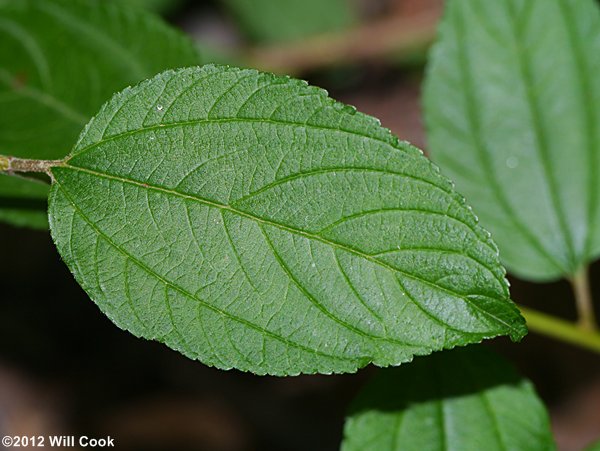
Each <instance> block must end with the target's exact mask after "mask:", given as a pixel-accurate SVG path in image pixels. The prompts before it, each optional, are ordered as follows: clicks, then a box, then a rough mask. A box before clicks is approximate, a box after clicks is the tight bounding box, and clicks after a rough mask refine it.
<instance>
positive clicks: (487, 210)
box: [425, 0, 600, 280]
mask: <svg viewBox="0 0 600 451" xmlns="http://www.w3.org/2000/svg"><path fill="white" fill-rule="evenodd" d="M598 55H600V13H599V10H598V6H597V5H596V3H595V2H594V1H593V0H554V1H547V0H496V1H488V0H450V1H448V3H447V10H446V15H445V18H444V20H443V23H442V25H441V28H440V34H439V42H438V43H437V45H436V46H435V47H434V50H433V52H432V54H431V64H430V67H429V73H428V77H427V82H426V85H425V113H426V114H425V116H426V122H427V128H428V136H429V145H430V148H431V154H432V157H433V158H434V160H435V161H437V162H438V163H439V164H440V166H441V167H442V168H443V169H444V171H446V172H447V173H448V174H449V175H450V176H451V177H452V178H453V179H454V180H455V181H456V183H457V186H458V188H459V189H460V191H461V192H463V193H464V194H465V195H466V197H467V199H468V200H469V202H471V203H472V204H473V206H474V207H475V208H476V209H477V212H478V214H479V215H480V218H481V221H482V224H483V225H484V226H485V227H487V228H488V229H489V230H490V231H491V232H492V234H493V236H494V239H495V240H496V241H497V242H498V245H499V247H500V251H501V256H502V258H503V261H504V263H505V264H506V266H507V267H508V269H509V271H512V272H514V273H515V274H517V275H520V276H522V277H525V278H529V279H534V280H545V279H553V278H557V277H559V276H562V275H568V274H574V273H575V272H576V271H577V270H578V269H579V268H580V267H581V266H582V265H584V264H586V263H587V262H589V261H590V260H592V259H594V258H596V257H597V256H598V255H599V253H600V208H598V207H599V204H600V198H599V196H598V193H599V191H600V182H599V178H600V174H599V168H600V77H598V74H599V73H600V58H598Z"/></svg>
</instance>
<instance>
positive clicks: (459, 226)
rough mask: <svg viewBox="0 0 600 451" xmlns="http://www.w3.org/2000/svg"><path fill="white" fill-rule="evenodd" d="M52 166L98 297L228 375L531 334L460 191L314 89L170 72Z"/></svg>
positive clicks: (301, 368) (208, 71) (80, 270)
mask: <svg viewBox="0 0 600 451" xmlns="http://www.w3.org/2000/svg"><path fill="white" fill-rule="evenodd" d="M52 173H53V176H54V179H55V183H54V186H53V188H52V191H51V195H50V221H51V230H52V234H53V236H54V239H55V241H56V244H57V246H58V249H59V252H60V253H61V255H62V256H63V258H64V260H65V262H66V263H67V265H68V266H69V267H70V269H71V271H72V272H73V273H74V274H75V277H76V278H77V280H78V281H79V283H80V284H81V285H82V286H83V287H84V289H85V290H86V291H87V292H88V293H89V294H90V296H91V298H92V299H93V300H94V301H96V303H97V304H98V305H99V306H100V308H101V309H102V310H103V311H104V312H105V313H106V314H107V315H108V316H109V317H110V318H111V319H112V320H113V321H114V322H115V323H116V324H118V325H119V326H120V327H122V328H124V329H127V330H130V331H131V332H132V333H134V334H135V335H138V336H143V337H147V338H151V339H156V340H159V341H161V342H164V343H166V344H167V345H169V346H170V347H172V348H174V349H176V350H179V351H181V352H183V353H184V354H185V355H187V356H189V357H191V358H195V359H198V360H200V361H202V362H204V363H206V364H208V365H214V366H217V367H219V368H233V367H235V368H238V369H242V370H248V371H252V372H255V373H259V374H265V373H268V374H277V375H284V374H297V373H301V372H302V373H314V372H319V373H330V372H348V371H354V370H356V369H357V368H359V367H362V366H364V365H366V364H367V363H369V362H373V363H375V364H376V365H380V366H386V365H398V364H400V363H402V362H406V361H409V360H411V359H412V356H413V355H415V354H427V353H430V352H431V351H433V350H438V349H442V348H449V347H454V346H457V345H463V344H466V343H471V342H475V341H481V340H482V339H484V338H488V337H494V336H497V335H510V336H511V337H512V338H513V339H515V340H516V339H519V338H521V337H522V336H523V335H524V334H525V332H526V328H525V325H524V321H523V319H522V317H521V316H520V315H519V313H518V311H517V309H516V307H515V306H514V304H512V302H511V301H510V299H509V292H508V288H507V283H506V280H505V279H504V270H503V268H502V266H501V265H500V264H499V262H498V257H497V249H496V247H495V245H494V243H493V242H492V241H491V239H490V238H489V234H488V233H487V232H485V231H484V230H483V229H481V228H480V227H479V226H478V225H477V222H476V219H475V217H474V215H473V214H472V212H471V211H470V209H469V208H468V207H467V206H466V205H465V203H464V200H463V198H462V197H461V196H460V195H459V194H457V193H456V192H455V191H454V190H453V188H452V185H451V183H450V182H449V181H448V180H446V179H445V178H443V177H442V176H441V175H440V174H439V171H438V170H437V168H436V167H435V166H433V165H432V164H431V163H430V162H429V160H427V159H426V158H425V157H423V155H422V153H421V152H420V151H419V150H418V149H416V148H414V147H412V146H410V145H408V144H407V143H403V142H400V141H399V140H398V139H397V138H395V137H394V136H393V135H392V134H391V133H390V132H389V131H388V130H386V129H384V128H382V127H381V126H380V124H379V122H378V121H377V120H376V119H374V118H371V117H369V116H366V115H363V114H361V113H357V112H356V111H355V110H354V109H353V108H352V107H349V106H346V105H343V104H340V103H337V102H335V101H333V100H332V99H330V98H329V97H327V95H326V93H325V92H324V91H322V90H320V89H317V88H314V87H311V86H308V85H307V84H306V83H305V82H302V81H299V80H293V79H289V78H285V77H276V76H274V75H271V74H264V73H258V72H255V71H252V70H241V69H237V68H228V67H224V66H204V67H202V68H189V69H182V70H178V71H168V72H165V73H163V74H160V75H159V76H157V77H155V78H153V79H151V80H149V81H147V82H144V83H142V84H140V85H139V86H137V87H135V88H132V89H127V90H125V91H123V92H122V93H120V94H118V95H116V96H115V97H113V99H112V100H111V101H109V102H108V103H107V104H106V105H105V106H104V107H103V108H102V109H101V111H100V112H99V114H98V115H97V116H96V117H95V118H94V119H93V120H92V121H91V122H90V124H89V125H88V126H87V127H86V129H85V131H84V132H83V134H82V135H81V137H80V139H79V142H78V143H77V145H76V146H75V148H74V150H73V152H72V154H71V156H70V157H69V160H68V162H67V163H66V164H64V165H63V166H61V167H56V168H53V170H52Z"/></svg>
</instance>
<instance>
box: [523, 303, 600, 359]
mask: <svg viewBox="0 0 600 451" xmlns="http://www.w3.org/2000/svg"><path fill="white" fill-rule="evenodd" d="M519 309H520V310H521V313H522V314H523V316H524V317H525V319H526V320H527V326H528V327H529V329H530V330H531V331H533V332H536V333H538V334H542V335H546V336H548V337H551V338H554V339H557V340H560V341H564V342H566V343H571V344H573V345H576V346H579V347H582V348H586V349H589V350H591V351H595V352H598V353H600V333H598V332H596V331H592V330H585V329H582V328H581V327H578V326H577V325H576V324H573V323H571V322H569V321H565V320H563V319H559V318H556V317H554V316H552V315H548V314H546V313H541V312H538V311H536V310H531V309H528V308H525V307H522V306H519Z"/></svg>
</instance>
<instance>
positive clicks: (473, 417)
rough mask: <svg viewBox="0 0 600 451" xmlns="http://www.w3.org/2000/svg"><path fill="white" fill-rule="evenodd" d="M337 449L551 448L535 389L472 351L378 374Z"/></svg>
mask: <svg viewBox="0 0 600 451" xmlns="http://www.w3.org/2000/svg"><path fill="white" fill-rule="evenodd" d="M344 437H345V438H344V441H343V444H342V451H371V450H372V451H413V450H414V451H429V450H431V451H437V450H445V449H447V450H460V451H480V450H485V451H496V450H497V451H504V450H511V451H549V450H554V449H556V447H555V445H554V442H553V439H552V433H551V431H550V424H549V419H548V414H547V412H546V410H545V408H544V405H543V404H542V402H541V401H540V400H539V398H538V397H537V395H536V393H535V390H534V388H533V386H532V384H531V383H530V382H529V381H528V380H526V379H524V378H522V377H520V376H519V375H518V374H517V373H516V371H515V370H514V369H513V368H512V367H511V366H510V365H509V364H508V363H507V362H505V361H504V360H503V359H501V358H500V357H499V356H497V355H494V354H491V353H489V352H487V351H485V350H484V349H483V348H482V347H481V346H469V347H468V348H464V349H456V350H454V351H450V352H442V353H437V354H434V355H432V356H429V357H426V358H419V359H416V360H415V361H414V362H413V364H411V365H408V366H406V367H401V368H394V369H389V370H383V371H380V372H379V373H378V374H377V375H376V376H375V378H374V379H373V380H372V381H371V382H370V383H369V384H368V385H367V386H366V387H365V388H364V389H363V391H362V392H361V393H360V394H359V395H358V397H357V398H356V400H355V401H354V403H353V405H352V407H351V410H350V414H349V416H348V418H347V419H346V425H345V430H344Z"/></svg>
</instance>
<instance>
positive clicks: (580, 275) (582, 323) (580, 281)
mask: <svg viewBox="0 0 600 451" xmlns="http://www.w3.org/2000/svg"><path fill="white" fill-rule="evenodd" d="M570 282H571V286H572V287H573V293H574V294H575V304H576V306H577V314H578V317H579V320H578V324H579V327H580V328H582V329H584V330H589V331H594V330H597V329H598V326H597V324H596V317H595V315H594V302H593V300H592V293H591V289H590V281H589V278H588V267H587V266H584V267H583V268H581V269H580V270H579V271H578V272H577V273H576V274H575V275H574V276H573V277H572V278H571V279H570Z"/></svg>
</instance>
